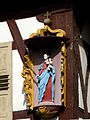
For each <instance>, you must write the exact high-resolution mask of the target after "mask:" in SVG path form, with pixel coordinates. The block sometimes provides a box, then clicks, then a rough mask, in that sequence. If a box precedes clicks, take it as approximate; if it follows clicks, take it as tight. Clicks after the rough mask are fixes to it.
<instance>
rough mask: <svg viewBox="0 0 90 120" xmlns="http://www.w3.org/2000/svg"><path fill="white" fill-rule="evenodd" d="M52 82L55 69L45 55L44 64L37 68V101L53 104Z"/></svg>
mask: <svg viewBox="0 0 90 120" xmlns="http://www.w3.org/2000/svg"><path fill="white" fill-rule="evenodd" d="M54 82H55V68H54V66H53V64H52V59H51V58H49V56H48V55H47V54H44V62H43V63H42V64H41V66H40V68H39V74H38V99H39V102H42V101H52V102H54Z"/></svg>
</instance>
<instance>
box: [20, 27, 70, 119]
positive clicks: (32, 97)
mask: <svg viewBox="0 0 90 120" xmlns="http://www.w3.org/2000/svg"><path fill="white" fill-rule="evenodd" d="M67 40H68V38H66V33H65V31H64V30H62V29H54V30H52V29H51V28H50V27H49V26H48V25H45V27H44V28H43V29H38V30H37V32H36V33H33V34H31V35H30V38H29V39H28V40H26V41H25V44H26V46H27V48H28V51H29V52H28V54H27V55H25V60H26V62H25V65H24V66H23V71H22V77H23V78H25V81H24V91H25V94H26V99H27V106H29V108H30V109H31V110H34V111H35V113H36V114H37V115H39V116H40V117H42V118H51V117H53V116H55V115H57V114H58V113H59V111H60V110H62V109H63V108H65V107H66V42H67Z"/></svg>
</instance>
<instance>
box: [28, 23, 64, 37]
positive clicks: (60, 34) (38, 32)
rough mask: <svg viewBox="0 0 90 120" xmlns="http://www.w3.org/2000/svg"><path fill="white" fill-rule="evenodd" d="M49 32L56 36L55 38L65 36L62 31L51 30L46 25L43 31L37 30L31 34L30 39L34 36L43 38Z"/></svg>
mask: <svg viewBox="0 0 90 120" xmlns="http://www.w3.org/2000/svg"><path fill="white" fill-rule="evenodd" d="M47 31H49V32H50V33H54V34H56V36H59V37H64V36H66V32H65V31H64V30H62V29H55V30H52V29H51V28H50V27H49V26H48V25H45V27H44V28H43V29H38V30H37V32H36V33H33V34H31V35H30V38H33V37H36V36H44V33H45V32H47Z"/></svg>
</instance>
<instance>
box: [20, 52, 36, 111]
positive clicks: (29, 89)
mask: <svg viewBox="0 0 90 120" xmlns="http://www.w3.org/2000/svg"><path fill="white" fill-rule="evenodd" d="M24 57H25V59H26V62H25V65H23V71H22V73H21V75H22V77H23V78H25V80H24V91H25V94H26V99H27V106H29V107H30V109H31V110H32V109H33V96H34V95H33V94H34V93H33V89H34V88H33V71H32V70H33V60H30V57H29V54H28V55H25V56H24ZM31 69H32V70H31Z"/></svg>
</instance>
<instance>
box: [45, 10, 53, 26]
mask: <svg viewBox="0 0 90 120" xmlns="http://www.w3.org/2000/svg"><path fill="white" fill-rule="evenodd" d="M50 15H51V13H49V12H48V11H47V13H46V14H44V16H45V17H46V18H45V19H44V24H45V25H50V24H51V22H52V21H51V19H50V18H49V16H50Z"/></svg>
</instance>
